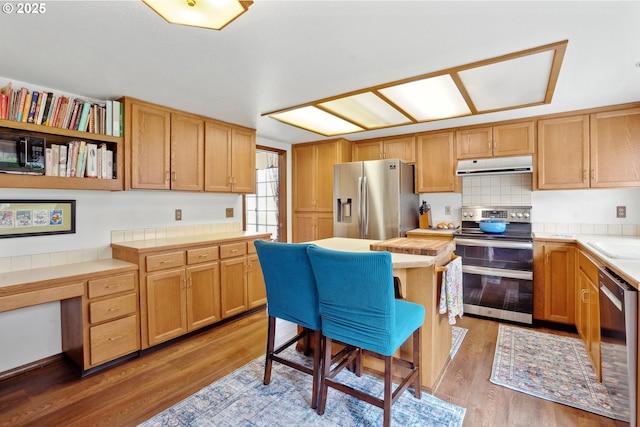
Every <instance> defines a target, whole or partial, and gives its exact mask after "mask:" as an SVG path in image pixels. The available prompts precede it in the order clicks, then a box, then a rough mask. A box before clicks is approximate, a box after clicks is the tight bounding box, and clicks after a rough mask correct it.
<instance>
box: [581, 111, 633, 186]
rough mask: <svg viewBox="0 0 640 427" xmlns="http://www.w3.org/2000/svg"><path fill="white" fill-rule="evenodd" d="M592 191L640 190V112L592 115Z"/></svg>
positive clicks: (607, 112)
mask: <svg viewBox="0 0 640 427" xmlns="http://www.w3.org/2000/svg"><path fill="white" fill-rule="evenodd" d="M590 119H591V144H590V147H591V187H599V188H606V187H635V186H640V108H631V109H626V110H617V111H606V112H601V113H595V114H591V117H590Z"/></svg>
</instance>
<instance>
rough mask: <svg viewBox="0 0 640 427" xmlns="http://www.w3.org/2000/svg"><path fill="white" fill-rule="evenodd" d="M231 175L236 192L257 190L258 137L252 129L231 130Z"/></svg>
mask: <svg viewBox="0 0 640 427" xmlns="http://www.w3.org/2000/svg"><path fill="white" fill-rule="evenodd" d="M231 176H232V191H233V192H234V193H248V194H253V193H255V192H256V138H255V132H253V131H251V130H248V129H240V128H233V129H232V131H231Z"/></svg>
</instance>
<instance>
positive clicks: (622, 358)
mask: <svg viewBox="0 0 640 427" xmlns="http://www.w3.org/2000/svg"><path fill="white" fill-rule="evenodd" d="M598 282H599V285H600V298H599V300H600V337H601V344H602V346H601V357H602V364H601V366H602V382H603V384H604V385H605V386H606V387H607V390H608V391H609V395H610V396H611V399H612V400H613V405H614V408H613V409H614V411H615V413H617V414H620V415H621V417H622V418H626V419H624V421H628V422H629V424H630V426H631V427H636V425H637V424H636V423H637V420H636V387H637V376H636V374H637V366H638V362H637V361H638V334H637V332H638V331H637V328H638V326H637V325H638V292H637V291H636V290H635V289H634V288H632V287H631V286H630V285H629V284H628V283H627V282H625V281H624V280H623V279H622V278H620V277H619V276H618V275H616V274H615V273H614V272H613V271H611V270H609V269H608V268H606V267H599V268H598Z"/></svg>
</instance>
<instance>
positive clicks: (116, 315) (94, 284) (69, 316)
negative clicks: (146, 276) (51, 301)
mask: <svg viewBox="0 0 640 427" xmlns="http://www.w3.org/2000/svg"><path fill="white" fill-rule="evenodd" d="M83 284H84V285H85V286H86V291H85V294H84V296H82V297H78V298H72V299H65V300H62V301H61V302H60V314H61V325H62V351H63V352H64V353H65V354H66V355H67V356H68V357H69V358H70V359H71V360H72V361H73V362H74V363H75V364H76V366H77V367H78V368H79V369H80V371H81V372H82V373H83V374H84V373H86V372H88V371H91V370H92V369H94V368H97V367H99V366H100V365H104V364H106V363H108V362H110V361H113V360H115V359H118V358H120V357H123V356H127V355H130V354H134V353H136V352H137V351H138V350H140V316H139V310H138V273H137V272H135V271H131V272H127V273H119V274H109V275H100V274H94V275H92V278H91V279H88V280H87V281H86V282H84V283H83Z"/></svg>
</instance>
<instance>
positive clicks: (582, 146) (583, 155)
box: [537, 114, 589, 190]
mask: <svg viewBox="0 0 640 427" xmlns="http://www.w3.org/2000/svg"><path fill="white" fill-rule="evenodd" d="M537 160H538V162H537V170H538V188H539V189H541V190H556V189H569V188H588V187H589V116H588V115H586V114H585V115H580V116H572V117H560V118H555V119H546V120H540V121H538V152H537Z"/></svg>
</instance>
